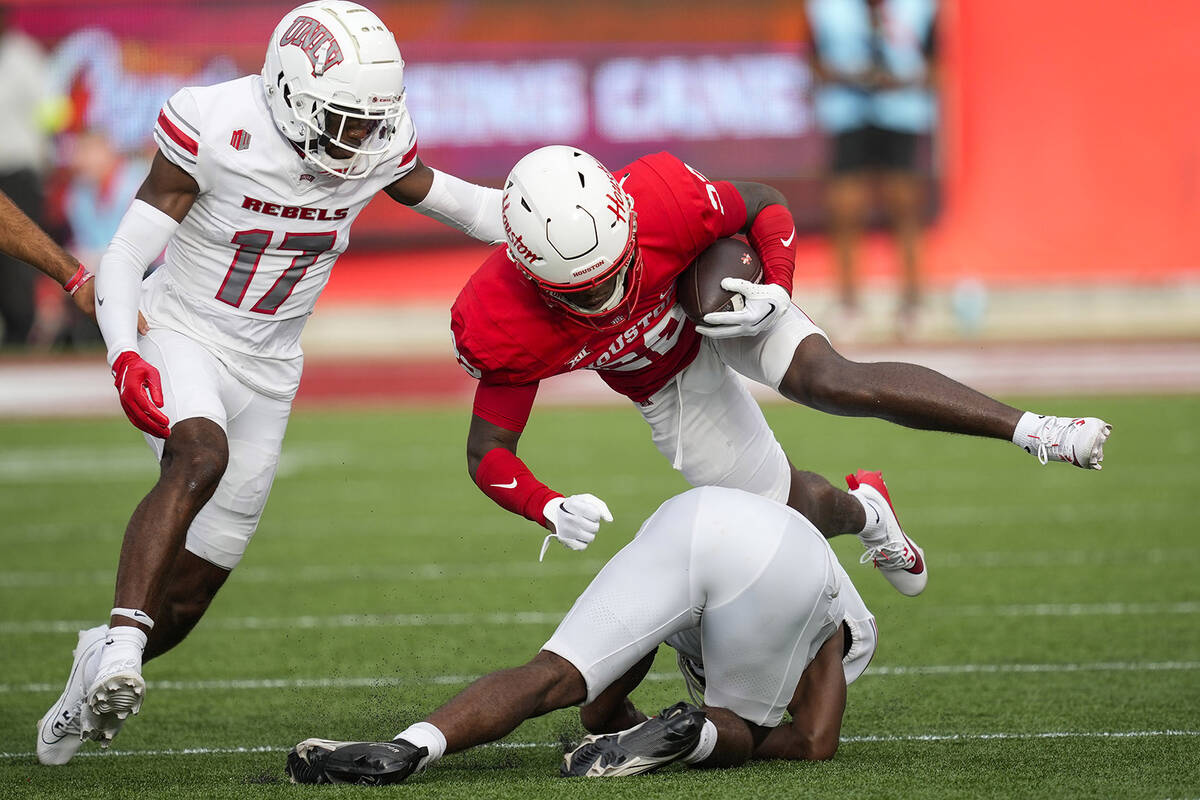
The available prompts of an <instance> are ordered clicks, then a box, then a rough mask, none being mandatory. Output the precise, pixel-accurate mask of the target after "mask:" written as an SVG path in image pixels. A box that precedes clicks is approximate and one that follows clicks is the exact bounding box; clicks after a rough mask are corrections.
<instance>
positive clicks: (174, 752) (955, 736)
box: [0, 730, 1200, 759]
mask: <svg viewBox="0 0 1200 800" xmlns="http://www.w3.org/2000/svg"><path fill="white" fill-rule="evenodd" d="M1164 736H1187V737H1195V736H1200V731H1187V730H1178V731H1176V730H1163V731H1030V732H1017V731H1011V732H1010V731H1000V732H995V733H915V734H895V735H893V734H873V735H871V734H869V735H865V736H843V737H842V739H841V741H842V744H857V743H875V742H972V741H975V742H977V741H995V740H1005V739H1149V738H1159V737H1164ZM483 746H484V747H495V748H500V749H506V750H510V749H511V750H525V749H530V748H543V747H544V748H547V749H549V748H554V749H559V750H561V748H562V746H563V745H562V742H493V743H492V744H485V745H483ZM290 749H291V747H290V746H287V747H284V746H278V745H252V746H245V747H186V748H179V749H165V750H84V751H82V752H80V753H78V754H76V756H75V757H76V758H97V757H100V758H119V757H129V756H144V757H151V756H153V757H161V756H214V755H240V754H243V753H246V754H256V753H286V752H287V751H288V750H290ZM34 756H35V754H34V753H32V752H28V753H6V752H0V759H29V758H33V757H34Z"/></svg>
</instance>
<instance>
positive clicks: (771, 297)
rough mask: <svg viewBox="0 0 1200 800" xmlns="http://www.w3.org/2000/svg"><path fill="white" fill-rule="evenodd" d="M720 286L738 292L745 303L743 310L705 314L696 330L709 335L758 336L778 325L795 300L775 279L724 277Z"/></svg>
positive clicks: (716, 337) (731, 336) (723, 336)
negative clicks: (765, 281) (764, 280)
mask: <svg viewBox="0 0 1200 800" xmlns="http://www.w3.org/2000/svg"><path fill="white" fill-rule="evenodd" d="M721 288H722V289H724V290H725V291H727V292H737V293H738V294H740V295H741V296H742V297H743V298H745V300H746V303H745V306H743V308H742V310H741V311H713V312H711V313H709V314H705V315H704V322H705V324H703V325H697V326H696V331H697V332H698V333H700V334H702V335H704V336H707V337H709V338H710V339H731V338H733V337H735V336H757V335H758V334H760V333H762V332H763V331H769V330H770V329H771V328H772V327H774V326H775V323H776V322H778V321H779V318H780V317H782V316H783V315H784V314H785V313H786V312H787V309H788V306H790V305H791V304H792V298H791V297H789V296H788V293H787V290H786V289H784V288H783V287H782V286H779V285H777V284H774V283H751V282H750V281H747V280H742V279H741V278H724V279H723V280H722V281H721Z"/></svg>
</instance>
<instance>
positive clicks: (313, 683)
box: [0, 661, 1200, 694]
mask: <svg viewBox="0 0 1200 800" xmlns="http://www.w3.org/2000/svg"><path fill="white" fill-rule="evenodd" d="M1195 670H1200V661H1100V662H1094V663H1090V664H913V665H908V666H905V665H897V666H890V667H889V666H885V665H878V666H876V665H872V666H871V668H870V669H868V670H867V671H866V672H865V673H863V676H864V677H892V676H897V675H980V674H983V675H987V674H1006V673H1020V674H1029V673H1076V672H1181V671H1183V672H1186V671H1195ZM479 677H480V676H479V675H428V676H418V677H411V678H400V677H396V676H382V675H381V676H374V677H361V678H245V679H230V680H209V681H148V682H147V687H148V688H150V689H153V690H154V691H208V690H219V691H229V690H235V689H242V690H248V689H250V690H253V689H364V688H370V689H380V688H387V687H393V686H427V685H436V686H459V685H462V684H467V683H470V682H471V681H473V680H475V679H476V678H479ZM678 677H679V675H678V673H676V672H673V671H672V672H651V673H649V674H648V675H647V676H646V680H648V681H655V682H657V681H669V680H674V679H676V678H678ZM61 688H62V684H60V683H0V694H28V693H40V692H57V691H60V690H61Z"/></svg>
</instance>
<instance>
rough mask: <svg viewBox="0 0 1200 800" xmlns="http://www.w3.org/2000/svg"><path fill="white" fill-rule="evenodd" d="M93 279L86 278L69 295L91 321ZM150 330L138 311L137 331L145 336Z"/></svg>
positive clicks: (92, 311) (93, 291)
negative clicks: (86, 280) (85, 280)
mask: <svg viewBox="0 0 1200 800" xmlns="http://www.w3.org/2000/svg"><path fill="white" fill-rule="evenodd" d="M95 283H96V282H95V281H93V280H90V279H89V280H88V282H87V283H85V284H83V285H82V286H80V287H79V288H78V289H76V290H75V291H74V293H72V295H71V302H73V303H74V304H75V307H76V308H78V309H79V310H80V311H82V312H83V313H85V314H87V315H88V316H89V317H90V318H91V320H92V322H95V321H96V286H95ZM149 332H150V323H148V322H146V318H145V317H144V316H142V312H140V311H139V312H138V333H140V334H141V335H142V336H145V335H146V334H147V333H149Z"/></svg>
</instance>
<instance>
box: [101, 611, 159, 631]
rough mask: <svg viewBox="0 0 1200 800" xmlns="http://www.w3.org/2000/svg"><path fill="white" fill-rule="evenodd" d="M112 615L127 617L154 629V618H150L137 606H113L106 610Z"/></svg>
mask: <svg viewBox="0 0 1200 800" xmlns="http://www.w3.org/2000/svg"><path fill="white" fill-rule="evenodd" d="M108 613H109V615H110V616H114V617H129V618H130V619H132V620H134V621H136V622H139V623H141V624H142V625H145V626H146V627H147V628H150V629H151V630H153V629H154V620H152V619H150V615H149V614H147V613H146V612H145V611H142V610H141V609H138V608H114V609H113V610H112V611H110V612H108Z"/></svg>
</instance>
